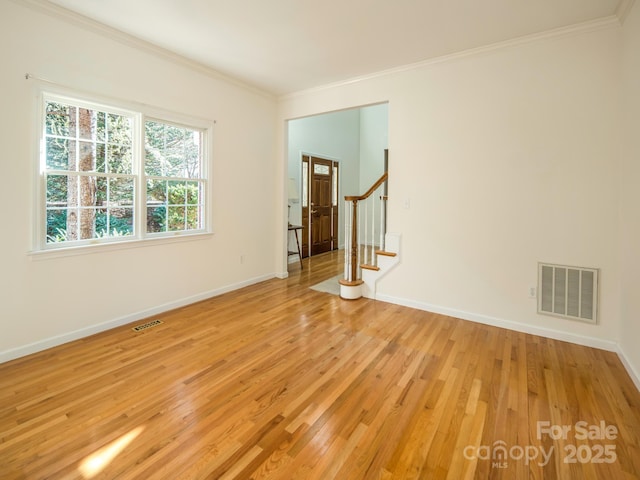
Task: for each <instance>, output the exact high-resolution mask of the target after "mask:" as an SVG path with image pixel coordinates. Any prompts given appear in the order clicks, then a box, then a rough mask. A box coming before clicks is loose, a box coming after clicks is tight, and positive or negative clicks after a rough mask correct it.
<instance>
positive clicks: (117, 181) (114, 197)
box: [109, 178, 133, 206]
mask: <svg viewBox="0 0 640 480" xmlns="http://www.w3.org/2000/svg"><path fill="white" fill-rule="evenodd" d="M109 187H110V190H109V204H110V205H121V206H122V205H133V178H112V179H111V180H110V181H109Z"/></svg>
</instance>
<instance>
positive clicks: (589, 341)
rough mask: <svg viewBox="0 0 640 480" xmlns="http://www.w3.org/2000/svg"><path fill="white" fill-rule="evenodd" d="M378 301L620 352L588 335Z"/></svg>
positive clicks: (396, 299) (410, 302)
mask: <svg viewBox="0 0 640 480" xmlns="http://www.w3.org/2000/svg"><path fill="white" fill-rule="evenodd" d="M376 300H381V301H383V302H388V303H394V304H396V305H402V306H404V307H411V308H415V309H417V310H424V311H427V312H433V313H439V314H441V315H447V316H449V317H455V318H459V319H462V320H469V321H471V322H476V323H482V324H484V325H491V326H493V327H499V328H506V329H509V330H514V331H516V332H522V333H529V334H531V335H538V336H541V337H546V338H551V339H554V340H561V341H564V342H570V343H575V344H577V345H583V346H586V347H593V348H599V349H601V350H607V351H609V352H618V351H619V348H620V347H619V345H618V343H616V342H614V341H613V340H603V339H601V338H596V337H589V336H586V335H576V334H573V333H568V332H562V331H560V330H554V329H551V328H544V327H535V326H532V325H526V324H524V323H520V322H514V321H512V320H505V319H502V318H496V317H491V316H488V315H480V314H477V313H471V312H465V311H463V310H456V309H453V308H448V307H441V306H438V305H432V304H429V303H423V302H417V301H415V300H409V299H406V298H399V297H393V296H390V295H384V294H377V295H376Z"/></svg>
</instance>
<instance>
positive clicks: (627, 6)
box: [616, 0, 635, 25]
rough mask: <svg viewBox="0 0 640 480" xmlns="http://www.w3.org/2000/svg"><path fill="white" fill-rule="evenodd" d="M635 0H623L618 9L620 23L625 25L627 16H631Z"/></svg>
mask: <svg viewBox="0 0 640 480" xmlns="http://www.w3.org/2000/svg"><path fill="white" fill-rule="evenodd" d="M634 2H635V0H621V2H620V4H619V5H618V8H617V9H616V16H617V17H618V21H619V22H620V25H624V22H625V20H626V19H627V16H629V12H631V9H632V8H633V4H634Z"/></svg>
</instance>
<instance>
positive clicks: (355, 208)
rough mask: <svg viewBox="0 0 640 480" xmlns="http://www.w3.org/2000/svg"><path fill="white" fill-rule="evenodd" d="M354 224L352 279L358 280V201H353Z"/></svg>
mask: <svg viewBox="0 0 640 480" xmlns="http://www.w3.org/2000/svg"><path fill="white" fill-rule="evenodd" d="M351 202H352V204H353V223H352V225H351V278H352V279H353V280H356V279H357V278H358V200H352V201H351Z"/></svg>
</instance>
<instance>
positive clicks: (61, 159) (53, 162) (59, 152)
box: [45, 138, 70, 170]
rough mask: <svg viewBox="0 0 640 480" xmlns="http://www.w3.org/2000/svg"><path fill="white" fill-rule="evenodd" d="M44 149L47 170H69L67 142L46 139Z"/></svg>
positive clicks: (59, 139) (58, 139)
mask: <svg viewBox="0 0 640 480" xmlns="http://www.w3.org/2000/svg"><path fill="white" fill-rule="evenodd" d="M46 149H47V151H46V155H45V156H46V168H47V169H48V170H68V169H69V154H70V151H69V140H66V139H62V138H47V143H46Z"/></svg>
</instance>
